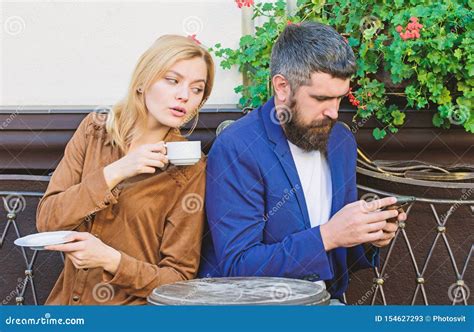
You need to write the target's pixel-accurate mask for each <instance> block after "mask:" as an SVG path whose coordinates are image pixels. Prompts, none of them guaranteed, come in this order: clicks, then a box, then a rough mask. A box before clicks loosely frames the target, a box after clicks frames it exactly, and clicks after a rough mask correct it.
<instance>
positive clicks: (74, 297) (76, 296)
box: [72, 295, 80, 302]
mask: <svg viewBox="0 0 474 332" xmlns="http://www.w3.org/2000/svg"><path fill="white" fill-rule="evenodd" d="M79 299H80V297H79V295H74V296H73V297H72V300H73V301H74V302H77V301H79Z"/></svg>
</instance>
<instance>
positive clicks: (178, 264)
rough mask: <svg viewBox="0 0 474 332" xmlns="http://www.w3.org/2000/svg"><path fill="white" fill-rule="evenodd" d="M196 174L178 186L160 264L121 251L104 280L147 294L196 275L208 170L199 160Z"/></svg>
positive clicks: (163, 240) (168, 220) (160, 252)
mask: <svg viewBox="0 0 474 332" xmlns="http://www.w3.org/2000/svg"><path fill="white" fill-rule="evenodd" d="M196 166H199V168H198V172H197V174H195V175H194V176H193V177H192V178H191V179H190V180H189V181H188V182H187V183H186V184H184V185H183V186H182V188H180V190H176V193H175V200H174V206H173V208H172V209H171V212H170V214H169V216H168V217H167V218H166V224H165V229H164V233H163V238H162V243H161V247H160V248H159V257H160V261H159V262H158V264H157V265H154V264H151V263H148V262H144V261H141V260H138V259H136V258H134V257H131V256H130V255H127V254H126V253H124V252H122V251H121V254H122V258H121V261H120V264H119V266H118V269H117V271H116V273H115V275H111V274H110V273H108V272H105V271H104V273H103V281H104V282H106V283H110V284H113V285H116V286H119V287H120V288H121V289H123V290H124V291H125V292H127V293H128V294H130V295H134V296H137V297H147V296H148V295H149V294H150V293H151V292H152V291H153V289H154V288H156V287H158V286H161V285H163V284H169V283H173V282H177V281H181V280H187V279H192V278H194V277H195V276H196V274H197V270H198V268H199V260H200V256H201V240H202V232H203V228H204V218H205V217H204V216H205V213H204V197H205V183H206V179H205V176H206V171H205V163H204V162H200V163H199V164H197V165H196Z"/></svg>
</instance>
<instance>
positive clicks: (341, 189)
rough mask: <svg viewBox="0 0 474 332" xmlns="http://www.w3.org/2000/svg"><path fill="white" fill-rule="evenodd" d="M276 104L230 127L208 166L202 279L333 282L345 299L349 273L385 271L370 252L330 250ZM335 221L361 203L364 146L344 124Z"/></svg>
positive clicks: (334, 168) (336, 155) (336, 165)
mask: <svg viewBox="0 0 474 332" xmlns="http://www.w3.org/2000/svg"><path fill="white" fill-rule="evenodd" d="M274 108H275V105H274V101H273V98H272V99H270V100H269V101H268V102H267V103H266V104H265V105H263V106H261V107H259V108H257V109H255V110H253V111H252V112H250V113H249V114H248V115H246V116H244V117H243V118H241V119H239V120H238V121H236V122H235V123H233V124H232V125H231V126H229V127H227V128H226V129H225V130H224V131H223V132H222V133H221V135H219V137H218V138H217V139H216V141H215V142H214V144H213V146H212V149H211V151H210V153H209V156H208V162H207V184H206V212H207V220H208V225H207V229H206V231H205V235H204V238H203V249H202V258H201V266H200V270H199V277H221V276H226V277H231V276H273V277H286V278H298V279H306V280H310V281H316V280H325V281H326V282H327V284H328V285H329V288H328V291H329V292H330V293H331V295H332V297H333V298H339V299H342V294H343V293H344V292H345V290H346V289H347V286H348V283H349V275H348V270H349V269H350V270H352V271H356V270H358V269H363V268H369V267H372V266H373V265H374V264H378V251H377V250H376V251H375V252H374V253H372V255H371V256H370V257H371V259H370V260H371V261H369V260H368V259H367V258H366V253H365V251H364V248H363V246H362V245H358V246H355V247H352V248H336V249H334V250H331V251H329V252H326V251H325V250H324V246H323V242H322V239H321V233H320V228H319V226H318V227H313V228H311V225H310V221H309V215H308V210H307V208H306V201H305V197H304V193H303V188H302V185H301V183H300V179H299V176H298V172H297V170H296V166H295V163H294V161H293V157H292V154H291V152H290V148H289V146H288V142H287V139H286V136H285V134H284V132H283V129H282V127H281V126H280V124H279V123H278V121H277V120H276V116H275V110H274ZM327 158H328V163H329V167H330V170H331V179H332V206H331V216H333V215H334V214H335V213H336V212H337V211H339V210H340V209H341V208H342V207H343V206H344V205H346V204H348V203H351V202H353V201H355V200H357V187H356V158H357V150H356V142H355V139H354V136H353V135H352V133H351V132H350V130H348V129H347V128H346V127H345V126H344V125H343V124H341V123H337V124H335V126H334V127H333V129H332V131H331V133H330V137H329V141H328V155H327Z"/></svg>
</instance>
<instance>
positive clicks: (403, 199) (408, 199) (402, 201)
mask: <svg viewBox="0 0 474 332" xmlns="http://www.w3.org/2000/svg"><path fill="white" fill-rule="evenodd" d="M395 197H396V198H397V202H396V203H395V204H392V205H388V206H385V207H384V208H382V211H385V210H397V211H398V213H403V212H405V210H403V208H404V207H405V206H407V205H408V204H411V203H413V202H415V201H416V197H413V196H395ZM387 221H388V222H396V221H397V218H396V217H395V218H391V219H388V220H387Z"/></svg>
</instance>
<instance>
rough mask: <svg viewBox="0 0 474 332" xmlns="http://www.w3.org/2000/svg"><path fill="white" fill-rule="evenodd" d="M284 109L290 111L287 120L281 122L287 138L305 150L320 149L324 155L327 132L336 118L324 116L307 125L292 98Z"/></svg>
mask: <svg viewBox="0 0 474 332" xmlns="http://www.w3.org/2000/svg"><path fill="white" fill-rule="evenodd" d="M285 109H286V111H290V112H291V114H290V116H288V117H287V118H288V121H286V122H282V127H283V130H284V131H285V134H286V137H287V139H288V140H289V141H290V142H291V143H293V144H294V145H296V146H297V147H299V148H301V149H303V150H304V151H306V152H310V151H320V152H321V153H323V154H324V155H326V153H327V143H328V139H329V134H330V133H331V129H332V127H333V126H334V123H335V122H336V120H333V119H331V118H328V117H326V118H324V119H323V120H314V121H312V122H311V123H310V124H308V125H305V124H303V122H302V119H301V115H300V112H299V110H298V105H297V104H296V99H294V98H291V99H290V102H289V104H288V105H286V107H285ZM287 115H288V114H287Z"/></svg>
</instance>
